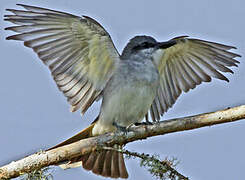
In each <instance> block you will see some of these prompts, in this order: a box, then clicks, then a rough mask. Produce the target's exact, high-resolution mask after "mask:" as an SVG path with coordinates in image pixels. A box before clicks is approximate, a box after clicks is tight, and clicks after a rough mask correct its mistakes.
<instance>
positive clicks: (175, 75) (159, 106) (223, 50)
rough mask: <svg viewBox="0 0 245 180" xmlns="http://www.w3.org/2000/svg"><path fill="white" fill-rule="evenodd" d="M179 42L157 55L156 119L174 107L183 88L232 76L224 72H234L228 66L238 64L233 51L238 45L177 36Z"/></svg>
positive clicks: (154, 102) (186, 90)
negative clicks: (158, 84)
mask: <svg viewBox="0 0 245 180" xmlns="http://www.w3.org/2000/svg"><path fill="white" fill-rule="evenodd" d="M172 40H175V41H176V44H175V45H173V46H171V47H169V48H167V49H164V50H163V52H162V55H160V56H159V57H158V58H154V62H155V64H156V65H157V66H158V70H159V73H160V87H159V89H158V93H157V96H156V98H155V100H154V101H153V103H152V105H151V108H150V113H151V116H152V119H153V121H155V120H159V119H160V115H162V114H163V113H164V112H166V111H167V110H168V108H170V107H172V105H173V104H174V103H175V101H176V99H177V98H178V97H179V95H180V94H181V92H182V91H184V92H188V91H189V90H190V89H194V88H195V87H196V86H197V85H199V84H201V83H202V82H210V81H211V78H212V77H214V78H217V79H221V80H225V81H227V82H228V79H227V78H226V77H225V76H224V75H223V74H222V73H221V72H230V73H233V72H232V70H230V69H229V68H228V67H231V66H237V63H239V62H238V61H237V60H235V59H234V58H235V57H241V56H240V55H238V54H235V53H232V52H229V50H230V49H235V47H232V46H227V45H223V44H218V43H215V42H208V41H203V40H199V39H189V38H186V37H177V38H174V39H172Z"/></svg>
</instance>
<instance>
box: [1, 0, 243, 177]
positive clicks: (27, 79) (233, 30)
mask: <svg viewBox="0 0 245 180" xmlns="http://www.w3.org/2000/svg"><path fill="white" fill-rule="evenodd" d="M16 3H24V4H29V5H36V6H41V7H46V8H51V9H56V10H60V11H65V12H69V13H73V14H75V15H88V16H91V17H93V18H95V19H96V20H98V21H99V22H100V23H101V24H102V25H103V26H104V27H105V28H106V30H107V31H108V32H109V33H110V34H111V36H112V39H113V41H114V43H115V45H116V47H117V48H118V50H119V52H121V51H122V49H123V47H124V46H125V45H126V43H127V41H128V39H129V38H132V37H133V36H135V35H140V34H147V35H151V36H153V37H155V38H156V39H157V40H159V41H161V40H162V41H164V40H167V39H170V38H173V37H174V36H179V35H189V36H192V37H195V38H200V39H206V40H210V41H217V42H220V43H224V44H228V45H233V46H236V47H237V48H238V49H237V50H236V51H234V52H236V53H239V54H241V55H243V56H245V35H244V32H245V21H244V17H245V10H244V8H245V1H243V0H233V1H223V0H216V1H213V0H206V1H197V0H188V1H178V0H171V1H170V0H169V1H163V0H155V1H143V0H135V1H131V0H124V1H113V0H110V1H109V0H108V1H99V0H98V1H95V0H89V1H67V0H59V1H51V0H42V1H41V0H35V1H32V2H31V1H30V0H22V1H17V0H1V1H0V16H1V18H0V25H1V29H0V33H1V36H0V49H1V61H0V64H1V65H0V67H1V71H0V81H1V82H2V83H1V85H0V96H1V102H0V109H1V110H0V112H1V125H0V137H1V148H0V154H1V158H0V165H3V164H5V163H7V162H10V161H12V160H16V159H18V158H22V157H24V156H26V155H29V154H31V153H34V152H36V151H39V150H40V149H46V148H49V147H51V146H53V145H55V144H57V143H59V142H61V141H63V140H65V139H66V138H68V137H70V136H72V135H74V134H75V133H76V132H78V131H80V130H81V129H83V128H85V127H86V126H87V125H88V124H89V123H91V122H92V121H93V120H94V118H95V117H96V116H97V113H98V111H99V104H95V105H93V107H92V108H91V109H90V110H89V111H88V112H87V113H86V114H85V115H84V116H83V117H82V118H81V116H80V114H79V113H70V112H69V106H68V103H66V100H65V98H64V97H63V95H62V94H61V93H60V92H59V91H58V89H57V88H56V85H55V83H54V82H53V80H52V77H51V75H50V73H49V71H48V69H47V68H46V67H45V66H44V65H43V64H42V63H41V61H40V60H39V59H38V58H37V56H36V55H35V54H34V53H33V52H32V50H31V49H28V48H26V47H24V46H23V44H22V43H20V42H14V41H6V40H5V37H6V36H8V35H10V34H11V32H6V31H4V30H3V28H4V27H7V26H10V25H11V24H10V23H7V22H4V21H3V15H4V14H6V13H7V12H6V11H5V10H4V9H6V8H17V6H16V5H15V4H16ZM239 60H240V61H241V64H240V65H239V68H233V70H234V72H235V73H234V74H233V75H230V74H228V75H227V77H228V78H229V80H230V82H229V83H226V82H223V81H219V80H213V81H212V82H211V83H209V84H205V83H204V84H202V85H200V86H198V88H196V89H195V90H193V91H190V92H189V93H187V94H183V95H181V97H180V98H179V99H178V100H177V103H176V104H175V105H174V106H173V108H172V109H171V110H169V111H168V112H167V113H166V114H165V115H164V117H163V118H162V120H163V119H169V118H175V117H181V116H187V115H194V114H198V113H203V112H210V111H215V110H218V109H222V108H227V107H230V106H236V105H240V104H245V84H244V77H245V63H244V60H245V59H244V57H242V58H240V59H239ZM244 137H245V121H240V122H235V123H228V124H222V125H217V126H212V127H206V128H202V129H196V130H192V131H186V132H179V133H173V134H169V135H165V136H158V137H154V138H150V139H147V140H144V141H138V142H134V143H130V144H128V145H127V146H126V147H127V148H128V149H130V150H135V151H138V152H144V153H151V154H160V155H161V157H162V158H163V159H164V158H165V157H166V156H168V157H173V156H174V157H177V158H178V159H179V160H180V164H179V165H178V166H177V169H178V170H179V171H180V172H181V173H183V174H184V175H185V176H188V177H190V179H195V180H207V179H208V180H217V179H222V180H231V179H236V180H242V179H244V167H245V157H244V152H245V143H244ZM126 164H127V168H128V171H129V179H130V180H137V179H151V175H150V174H149V173H148V172H147V171H146V170H145V169H144V168H140V167H139V161H138V160H127V161H126ZM53 175H54V179H55V180H65V179H72V180H80V179H86V178H89V179H104V178H101V177H98V176H95V175H94V174H91V173H90V172H87V171H85V170H83V169H80V168H77V169H71V170H67V171H62V170H60V169H58V168H57V169H56V170H55V171H54V173H53Z"/></svg>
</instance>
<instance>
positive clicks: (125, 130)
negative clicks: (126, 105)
mask: <svg viewBox="0 0 245 180" xmlns="http://www.w3.org/2000/svg"><path fill="white" fill-rule="evenodd" d="M112 125H113V126H115V127H116V128H117V130H118V131H120V132H124V133H125V134H126V133H127V132H128V131H129V130H128V128H127V127H124V126H120V125H118V124H117V123H115V122H113V124H112Z"/></svg>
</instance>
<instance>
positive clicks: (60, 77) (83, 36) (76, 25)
mask: <svg viewBox="0 0 245 180" xmlns="http://www.w3.org/2000/svg"><path fill="white" fill-rule="evenodd" d="M18 5H20V6H22V7H23V8H25V10H14V9H7V11H10V12H12V13H13V15H6V16H5V17H6V19H5V20H6V21H10V22H12V23H14V24H17V26H13V27H8V28H6V30H12V31H14V32H17V33H19V34H16V35H13V36H9V37H7V39H13V40H20V41H24V45H25V46H27V47H30V48H32V49H33V50H34V51H35V52H36V53H37V55H38V56H39V58H40V59H41V60H42V61H43V62H44V64H46V65H47V66H48V67H49V69H50V71H51V72H52V76H53V78H54V80H55V82H56V84H57V86H58V88H59V89H60V90H61V91H62V92H63V93H64V95H65V96H66V97H67V100H68V102H69V103H70V104H71V106H72V107H71V111H76V110H78V109H81V111H82V113H84V112H85V111H86V110H87V109H88V108H89V107H90V105H91V104H92V103H93V102H94V100H95V99H96V98H97V97H98V96H99V95H100V93H101V91H102V90H103V88H104V87H105V85H106V83H107V81H108V80H109V79H110V77H111V75H112V73H113V70H114V68H115V64H116V62H117V61H118V60H119V54H118V52H117V50H116V49H115V47H114V44H113V42H112V40H111V38H110V36H109V34H108V33H107V32H106V31H105V29H104V28H103V27H102V26H101V25H100V24H99V23H98V22H96V21H95V20H93V19H92V18H90V17H87V16H82V17H78V16H74V15H72V14H68V13H64V12H59V11H54V10H49V9H44V8H40V7H34V6H28V5H22V4H18Z"/></svg>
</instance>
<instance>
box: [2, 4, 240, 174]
mask: <svg viewBox="0 0 245 180" xmlns="http://www.w3.org/2000/svg"><path fill="white" fill-rule="evenodd" d="M17 5H18V6H20V7H22V8H23V9H24V10H18V9H6V10H7V11H8V12H10V13H11V14H10V15H5V19H4V20H5V21H9V22H10V23H13V24H15V25H14V26H11V27H7V28H5V30H10V31H13V32H15V33H16V34H14V35H11V36H8V37H7V38H6V39H7V40H18V41H23V42H24V45H25V46H27V47H29V48H32V49H33V51H34V52H35V53H36V54H37V55H38V57H39V58H40V59H41V60H42V62H43V63H44V64H45V65H46V66H47V67H48V68H49V70H50V72H51V75H52V77H53V79H54V81H55V82H56V84H57V87H58V89H59V90H60V91H61V92H62V93H63V94H64V96H65V97H66V98H67V101H68V103H69V104H70V105H71V111H72V112H75V111H77V110H80V111H81V113H82V114H84V113H86V111H87V110H88V108H89V107H91V105H92V104H93V103H94V102H95V101H98V100H102V104H101V107H100V112H99V114H98V116H97V117H96V118H95V120H94V121H93V122H92V123H91V125H90V126H89V127H87V128H85V129H84V130H82V131H81V132H79V133H78V134H76V135H75V136H73V137H71V138H70V139H68V140H66V141H64V142H63V143H60V144H58V145H56V146H54V147H52V148H50V149H53V148H56V147H60V146H63V145H67V144H70V143H73V142H76V141H78V140H81V139H85V138H88V137H92V136H97V135H101V134H104V133H108V132H114V131H116V130H121V131H123V130H125V129H126V128H127V127H128V126H130V125H132V124H135V123H141V122H142V121H143V120H144V119H145V120H146V122H147V123H151V122H150V120H149V114H150V116H151V119H152V122H153V123H155V122H158V121H159V120H160V118H161V116H162V115H163V114H164V113H165V112H166V111H167V110H168V109H169V108H171V107H172V106H173V104H174V103H175V102H176V100H177V99H178V97H179V96H180V94H181V93H182V92H188V91H189V90H190V89H194V88H195V87H196V86H197V85H199V84H201V83H202V82H210V81H211V80H212V79H213V78H216V79H220V80H224V81H227V82H229V80H228V79H227V77H226V76H225V75H224V74H223V73H226V72H228V73H233V71H232V70H231V69H230V67H233V66H235V67H237V66H238V63H239V61H238V60H236V59H235V58H237V57H241V56H240V55H239V54H236V53H234V52H231V51H230V50H231V49H236V47H234V46H229V45H224V44H220V43H217V42H211V41H206V40H201V39H195V38H190V37H189V36H179V37H175V38H172V39H170V40H168V41H164V42H158V41H157V40H155V39H154V38H153V37H151V36H147V35H137V36H135V37H133V38H132V39H130V40H129V42H128V43H127V45H126V46H125V48H124V49H123V51H122V53H121V54H120V53H119V52H118V51H117V49H116V48H115V45H114V44H113V41H112V39H111V37H110V35H109V33H108V32H107V31H106V30H105V29H104V27H102V25H100V24H99V23H98V22H97V21H96V20H94V19H93V18H91V17H88V16H76V15H73V14H69V13H65V12H60V11H56V10H51V9H46V8H42V7H35V6H30V5H24V4H17ZM76 162H82V164H80V165H82V166H83V168H84V169H86V170H89V171H92V172H93V173H95V174H98V175H101V176H104V177H111V178H128V172H127V169H126V166H125V163H124V158H123V155H122V153H120V152H117V151H113V150H102V151H101V152H99V153H98V152H91V153H89V154H86V155H83V156H81V157H78V158H76V159H73V160H71V161H70V163H71V164H73V163H76Z"/></svg>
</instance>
